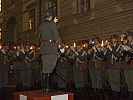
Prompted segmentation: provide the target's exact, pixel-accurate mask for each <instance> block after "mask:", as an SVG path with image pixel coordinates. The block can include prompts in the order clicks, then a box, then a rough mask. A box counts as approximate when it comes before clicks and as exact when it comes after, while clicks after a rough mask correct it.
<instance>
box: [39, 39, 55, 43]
mask: <svg viewBox="0 0 133 100" xmlns="http://www.w3.org/2000/svg"><path fill="white" fill-rule="evenodd" d="M41 41H42V42H48V43H56V41H55V40H48V39H41Z"/></svg>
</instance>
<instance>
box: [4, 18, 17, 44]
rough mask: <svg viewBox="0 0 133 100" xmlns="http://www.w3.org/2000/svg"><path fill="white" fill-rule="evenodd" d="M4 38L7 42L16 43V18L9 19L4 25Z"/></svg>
mask: <svg viewBox="0 0 133 100" xmlns="http://www.w3.org/2000/svg"><path fill="white" fill-rule="evenodd" d="M6 37H7V39H8V41H12V42H16V18H14V17H10V18H9V19H8V21H7V24H6Z"/></svg>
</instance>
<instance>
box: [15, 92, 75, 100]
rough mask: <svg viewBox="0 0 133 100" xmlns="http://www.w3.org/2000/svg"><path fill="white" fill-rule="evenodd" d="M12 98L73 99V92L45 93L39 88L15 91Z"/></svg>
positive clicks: (21, 99)
mask: <svg viewBox="0 0 133 100" xmlns="http://www.w3.org/2000/svg"><path fill="white" fill-rule="evenodd" d="M14 100H74V97H73V93H68V92H61V91H58V92H52V93H48V94H45V93H43V92H42V91H41V90H35V91H25V92H15V93H14Z"/></svg>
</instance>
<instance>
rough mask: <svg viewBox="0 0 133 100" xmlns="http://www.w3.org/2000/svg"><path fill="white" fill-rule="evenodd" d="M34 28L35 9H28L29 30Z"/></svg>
mask: <svg viewBox="0 0 133 100" xmlns="http://www.w3.org/2000/svg"><path fill="white" fill-rule="evenodd" d="M32 29H35V9H32V10H31V11H29V30H32Z"/></svg>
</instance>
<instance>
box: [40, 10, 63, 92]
mask: <svg viewBox="0 0 133 100" xmlns="http://www.w3.org/2000/svg"><path fill="white" fill-rule="evenodd" d="M45 16H46V20H45V21H43V22H42V23H41V25H40V35H41V49H40V52H41V55H42V56H41V59H42V63H43V69H42V73H43V80H47V82H46V84H45V85H47V86H44V87H47V89H44V91H45V92H48V91H49V90H50V86H49V85H50V83H51V82H50V81H51V79H50V77H51V73H52V72H53V70H54V68H55V66H56V62H57V59H58V56H57V54H58V47H57V44H61V43H62V41H61V38H60V36H59V32H58V30H57V27H56V23H55V22H53V21H52V18H51V17H52V16H53V15H52V13H51V12H50V11H48V12H46V14H45ZM43 83H44V82H43ZM47 83H49V84H47ZM48 87H49V88H48Z"/></svg>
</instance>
